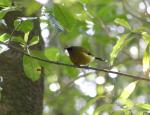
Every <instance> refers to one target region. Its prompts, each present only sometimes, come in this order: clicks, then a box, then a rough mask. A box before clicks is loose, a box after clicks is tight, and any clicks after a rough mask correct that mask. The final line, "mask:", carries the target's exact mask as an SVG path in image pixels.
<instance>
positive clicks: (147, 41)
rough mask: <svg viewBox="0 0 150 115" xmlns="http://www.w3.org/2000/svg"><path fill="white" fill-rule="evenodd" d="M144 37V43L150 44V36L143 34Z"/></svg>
mask: <svg viewBox="0 0 150 115" xmlns="http://www.w3.org/2000/svg"><path fill="white" fill-rule="evenodd" d="M142 36H143V39H144V41H145V42H146V43H147V44H149V43H150V35H149V34H148V33H147V32H142Z"/></svg>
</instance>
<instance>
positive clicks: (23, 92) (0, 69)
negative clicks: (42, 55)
mask: <svg viewBox="0 0 150 115" xmlns="http://www.w3.org/2000/svg"><path fill="white" fill-rule="evenodd" d="M13 15H14V13H13ZM11 21H12V20H11ZM37 23H38V24H37ZM7 26H8V25H7ZM34 30H35V31H34ZM39 31H40V28H39V22H36V27H35V28H34V29H33V31H32V34H34V35H35V34H38V35H39V33H40V32H39ZM32 34H31V37H32ZM38 48H41V45H39V46H38ZM22 59H23V55H22V54H20V53H18V52H16V51H14V50H13V49H10V50H8V51H6V52H4V53H2V54H0V77H2V78H3V82H0V87H1V88H2V91H1V92H0V93H1V98H0V115H42V110H43V73H42V74H41V78H40V79H39V80H38V81H35V82H33V81H32V80H31V79H28V78H27V77H26V76H25V74H24V71H23V61H22Z"/></svg>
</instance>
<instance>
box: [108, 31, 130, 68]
mask: <svg viewBox="0 0 150 115" xmlns="http://www.w3.org/2000/svg"><path fill="white" fill-rule="evenodd" d="M128 35H129V34H124V35H123V36H122V37H121V38H120V39H119V40H118V41H117V43H116V45H115V46H114V47H113V50H112V52H111V54H110V64H111V65H112V64H113V62H114V59H115V58H116V57H117V55H118V53H119V52H120V51H121V50H122V49H123V47H124V45H125V39H126V38H127V37H128Z"/></svg>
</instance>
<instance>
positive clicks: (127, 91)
mask: <svg viewBox="0 0 150 115" xmlns="http://www.w3.org/2000/svg"><path fill="white" fill-rule="evenodd" d="M137 83H138V81H134V82H132V83H130V84H129V85H128V86H126V87H125V88H124V90H123V91H122V93H121V95H120V97H119V98H120V99H127V98H128V97H129V96H130V95H131V94H132V93H133V91H134V89H135V87H136V84H137Z"/></svg>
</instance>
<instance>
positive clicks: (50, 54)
mask: <svg viewBox="0 0 150 115" xmlns="http://www.w3.org/2000/svg"><path fill="white" fill-rule="evenodd" d="M44 54H45V56H46V57H47V58H48V59H49V60H53V61H57V60H58V55H59V49H58V48H55V47H52V48H46V49H45V51H44Z"/></svg>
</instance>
